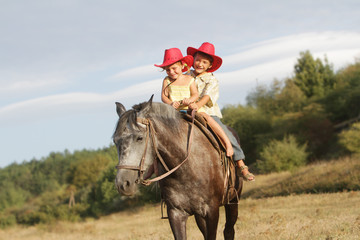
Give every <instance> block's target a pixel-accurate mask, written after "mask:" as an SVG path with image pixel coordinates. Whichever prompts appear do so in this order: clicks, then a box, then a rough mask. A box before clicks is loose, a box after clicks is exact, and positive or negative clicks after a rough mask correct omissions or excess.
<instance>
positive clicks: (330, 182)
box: [0, 157, 360, 240]
mask: <svg viewBox="0 0 360 240" xmlns="http://www.w3.org/2000/svg"><path fill="white" fill-rule="evenodd" d="M359 186H360V159H359V157H356V158H344V159H341V160H337V161H332V162H323V163H317V164H313V165H310V166H306V167H304V168H301V169H298V170H297V171H296V172H293V173H290V172H282V173H276V174H268V175H259V176H257V177H256V182H252V183H245V185H244V191H243V196H245V197H246V198H244V199H242V200H241V201H240V206H239V208H240V212H239V218H238V222H237V224H236V226H235V228H236V239H248V238H251V239H260V240H262V239H269V240H270V239H271V240H272V239H286V240H287V239H326V240H335V239H346V240H348V239H349V240H352V239H359V236H360V191H343V192H338V193H323V194H300V195H294V193H301V192H311V193H316V192H336V191H339V190H340V191H341V189H348V190H349V189H350V190H351V189H354V190H358V189H360V188H359ZM284 195H288V196H284ZM266 196H267V198H264V197H266ZM271 196H277V197H271ZM261 197H262V198H261ZM259 198H260V199H259ZM160 215H161V214H160V206H159V205H157V206H146V207H144V208H142V209H138V210H137V211H132V212H131V211H128V212H121V213H117V214H112V215H110V216H107V217H102V218H101V219H99V220H93V219H88V220H87V221H85V222H82V223H70V222H58V223H54V224H52V225H37V226H34V227H22V226H15V227H12V228H8V229H5V230H0V240H23V239H26V240H35V239H36V240H42V239H43V240H85V239H86V240H95V239H96V240H103V239H104V240H105V239H107V240H115V239H116V240H124V239H131V240H136V239H150V240H152V239H153V240H155V239H156V240H159V239H160V240H161V239H163V240H166V239H173V237H172V233H171V230H170V226H169V224H168V221H167V220H161V219H160ZM224 225H225V216H224V210H223V208H221V209H220V221H219V228H218V239H223V237H222V230H223V228H224ZM187 232H188V239H203V238H202V235H201V233H200V231H199V230H198V228H197V226H196V224H195V221H194V218H193V217H191V218H189V220H188V224H187Z"/></svg>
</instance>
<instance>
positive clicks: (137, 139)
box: [113, 97, 154, 196]
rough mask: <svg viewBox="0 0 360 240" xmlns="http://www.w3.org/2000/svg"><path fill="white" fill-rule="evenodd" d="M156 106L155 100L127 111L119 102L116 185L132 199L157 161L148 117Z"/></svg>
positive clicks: (117, 109) (116, 131)
mask: <svg viewBox="0 0 360 240" xmlns="http://www.w3.org/2000/svg"><path fill="white" fill-rule="evenodd" d="M151 105H152V97H151V98H150V100H149V101H148V102H144V103H142V104H139V105H137V106H134V107H133V109H131V110H128V111H126V109H125V107H124V106H123V105H122V104H121V103H116V111H117V114H118V116H119V120H118V123H117V126H116V130H115V132H114V134H113V141H114V144H115V146H116V148H117V152H118V160H119V162H118V165H117V167H116V168H117V169H118V172H117V175H116V179H115V184H116V186H117V189H118V191H119V193H121V194H124V195H127V196H130V195H134V194H135V193H136V191H137V183H141V181H143V175H144V173H145V172H146V170H147V169H148V167H149V166H150V165H151V164H152V162H153V159H154V157H153V149H152V148H151V139H150V132H149V129H150V127H149V125H148V122H146V121H147V120H146V118H144V116H145V114H146V112H147V111H149V109H150V108H151Z"/></svg>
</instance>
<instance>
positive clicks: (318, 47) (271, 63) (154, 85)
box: [0, 32, 360, 124]
mask: <svg viewBox="0 0 360 240" xmlns="http://www.w3.org/2000/svg"><path fill="white" fill-rule="evenodd" d="M357 40H358V41H357ZM328 41H330V43H329V42H328ZM321 42H322V44H321ZM304 46H306V48H307V49H310V50H311V52H312V54H313V55H314V57H320V58H322V57H323V56H324V54H326V55H327V56H328V59H329V62H330V63H334V64H335V65H337V66H338V67H342V66H343V65H345V64H348V63H352V62H353V61H352V60H353V58H354V57H355V56H356V55H358V54H359V53H360V34H359V33H343V32H341V33H340V34H339V36H337V35H336V34H335V33H333V32H325V33H323V35H322V34H320V33H311V34H302V35H295V36H288V37H284V38H278V39H275V40H271V41H266V42H262V43H259V44H255V45H252V46H251V47H249V48H247V50H245V51H243V52H240V53H238V54H234V55H231V56H227V57H224V59H226V62H225V64H228V65H232V66H238V67H237V68H235V70H228V71H226V72H219V73H216V76H217V77H218V78H219V80H220V87H221V91H222V92H223V93H224V92H225V93H229V94H225V95H224V94H223V95H222V97H221V101H220V102H227V103H229V102H233V103H238V102H242V103H243V101H244V99H245V97H246V93H245V92H246V91H249V90H250V88H253V87H254V86H256V84H257V83H269V82H270V81H272V80H273V79H274V78H278V79H283V78H286V77H290V76H291V74H292V72H293V66H294V64H295V63H296V59H297V58H298V57H299V49H301V48H303V47H304ZM344 46H345V47H344ZM247 61H250V62H251V64H249V65H245V64H246V62H247ZM239 64H240V65H239ZM241 64H244V66H242V65H241ZM156 71H157V69H156V68H155V67H153V66H151V65H146V66H142V67H138V68H133V69H129V70H127V71H123V72H120V73H118V74H116V75H115V76H114V78H138V77H144V80H143V81H144V82H142V83H138V84H133V85H131V86H129V87H126V88H123V89H121V90H119V91H114V92H108V93H96V92H93V93H91V92H72V93H65V94H58V95H52V96H47V97H40V98H34V99H31V100H27V101H22V102H18V103H14V104H10V105H7V106H4V107H2V108H0V115H1V116H2V118H1V123H2V124H4V123H14V121H20V122H21V121H24V120H26V121H29V119H31V118H33V119H37V118H49V117H55V116H60V115H64V114H65V115H66V114H81V113H86V112H90V111H95V112H96V111H102V109H103V108H105V107H106V106H109V105H111V106H112V103H113V102H115V101H120V102H122V103H123V104H124V105H127V106H130V105H132V104H135V103H138V102H141V101H144V100H147V99H148V97H150V95H151V94H154V93H155V96H156V97H155V99H156V100H160V98H159V96H160V89H161V78H159V79H155V80H149V79H148V78H149V75H150V76H152V73H153V72H156ZM156 74H159V73H158V72H156ZM145 77H147V79H146V78H145ZM41 83H42V82H39V86H41ZM14 86H16V85H14ZM238 89H239V90H241V91H242V94H241V98H240V97H239V96H236V95H234V94H232V93H234V91H238ZM24 115H26V116H27V117H26V119H24V118H23V116H24Z"/></svg>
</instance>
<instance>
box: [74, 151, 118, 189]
mask: <svg viewBox="0 0 360 240" xmlns="http://www.w3.org/2000/svg"><path fill="white" fill-rule="evenodd" d="M86 155H87V154H86ZM110 162H111V159H109V157H108V155H106V154H101V153H97V154H93V155H92V156H90V157H88V158H81V160H79V161H77V162H75V163H74V164H72V165H71V166H70V168H69V171H68V177H67V180H68V183H69V184H73V185H75V186H76V187H77V188H82V187H86V186H91V185H94V184H95V183H96V181H97V180H98V178H99V177H100V176H101V173H102V171H103V170H104V169H105V168H107V166H108V164H109V163H110Z"/></svg>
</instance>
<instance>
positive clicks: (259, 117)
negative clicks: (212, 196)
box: [0, 51, 360, 227]
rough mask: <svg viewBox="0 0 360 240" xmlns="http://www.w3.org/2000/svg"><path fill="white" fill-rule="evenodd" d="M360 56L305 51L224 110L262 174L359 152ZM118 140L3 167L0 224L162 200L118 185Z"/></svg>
mask: <svg viewBox="0 0 360 240" xmlns="http://www.w3.org/2000/svg"><path fill="white" fill-rule="evenodd" d="M359 103H360V62H359V61H358V60H356V61H355V63H353V64H350V65H348V66H346V67H344V68H342V69H340V70H339V71H337V72H334V70H333V66H332V65H331V64H330V63H329V62H328V60H327V59H326V57H325V59H324V60H321V59H315V58H314V57H313V56H312V55H311V53H310V52H309V51H305V52H301V53H300V57H299V58H298V61H297V63H296V65H295V66H294V74H293V76H292V77H290V78H287V79H284V80H277V79H274V80H273V82H272V83H271V84H270V85H269V86H266V85H258V86H257V87H256V88H255V89H253V90H252V91H251V92H250V93H249V94H248V96H247V103H246V104H245V105H240V104H238V105H228V106H225V107H224V108H223V109H222V112H223V115H224V122H225V123H226V124H228V125H229V126H231V127H233V128H234V129H235V130H236V131H237V133H238V134H239V136H240V139H241V146H242V148H243V150H244V152H245V155H246V159H245V162H246V163H247V164H248V165H250V166H251V168H252V169H253V170H254V171H255V172H258V173H269V172H278V171H284V170H293V169H296V168H297V167H299V166H302V165H306V164H308V163H311V162H314V161H317V160H331V159H336V158H338V157H340V156H343V155H348V154H359V153H360V152H359V151H360V125H359V123H357V122H358V121H359V115H360V104H359ZM116 164H117V152H116V149H115V147H114V146H113V145H110V146H108V147H105V148H102V149H98V150H86V149H84V150H79V151H75V152H73V153H71V152H69V151H67V150H65V151H64V152H52V153H50V154H49V155H48V156H47V157H43V158H41V159H32V160H31V161H27V162H23V163H21V164H17V163H13V164H11V165H9V166H7V167H5V168H1V169H0V189H1V191H0V213H1V214H0V227H6V226H10V225H13V224H25V225H32V224H38V223H49V222H53V221H57V220H67V221H79V220H82V219H85V218H86V217H95V218H96V217H99V216H102V215H106V214H110V213H112V212H116V211H120V210H122V209H125V208H128V207H129V206H132V207H133V206H137V205H141V204H144V203H155V202H159V201H160V193H159V191H158V189H157V186H156V185H153V186H152V187H148V188H143V187H141V188H140V193H139V195H138V196H136V197H135V198H133V199H129V198H125V197H122V196H120V195H119V194H118V193H117V191H116V189H115V186H114V180H115V175H116V169H115V168H114V166H115V165H116Z"/></svg>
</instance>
